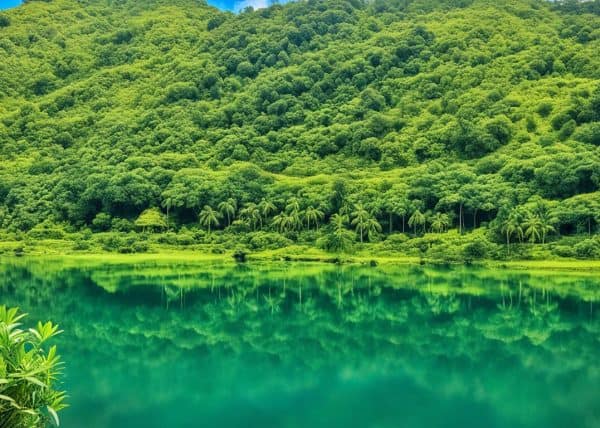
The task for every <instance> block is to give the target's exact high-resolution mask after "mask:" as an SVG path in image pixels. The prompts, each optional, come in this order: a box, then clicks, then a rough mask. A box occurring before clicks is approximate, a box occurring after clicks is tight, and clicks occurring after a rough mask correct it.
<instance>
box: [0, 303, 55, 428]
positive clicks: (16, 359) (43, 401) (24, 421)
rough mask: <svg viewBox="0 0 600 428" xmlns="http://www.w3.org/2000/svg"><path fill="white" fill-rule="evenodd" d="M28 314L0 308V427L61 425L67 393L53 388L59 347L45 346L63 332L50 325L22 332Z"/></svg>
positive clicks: (39, 324) (14, 309) (40, 324)
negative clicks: (61, 414) (22, 321)
mask: <svg viewBox="0 0 600 428" xmlns="http://www.w3.org/2000/svg"><path fill="white" fill-rule="evenodd" d="M25 316H26V314H19V312H18V309H17V308H11V309H8V308H7V307H6V306H0V428H38V427H40V428H41V427H45V426H47V425H48V424H49V423H52V424H54V425H56V426H58V425H59V418H58V414H57V412H59V411H60V410H62V409H64V408H65V407H66V405H65V404H64V400H65V392H64V391H57V390H56V389H54V385H55V383H56V380H57V377H58V376H59V375H60V373H61V366H62V363H61V362H60V361H59V357H58V355H56V346H52V347H50V348H49V349H48V350H47V351H46V350H45V349H44V347H43V345H44V344H45V343H46V341H47V340H48V339H50V338H51V337H53V336H56V335H57V334H60V333H61V331H60V330H58V326H56V325H53V324H52V323H51V322H47V323H46V324H42V323H41V322H38V324H37V327H36V328H30V329H28V330H25V329H21V328H20V327H21V323H20V322H19V321H20V320H21V319H22V318H23V317H25Z"/></svg>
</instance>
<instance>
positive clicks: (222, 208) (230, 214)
mask: <svg viewBox="0 0 600 428" xmlns="http://www.w3.org/2000/svg"><path fill="white" fill-rule="evenodd" d="M217 208H218V209H219V212H220V213H221V215H222V216H225V217H226V218H227V226H230V225H231V220H232V219H233V218H234V216H235V211H236V209H237V202H236V201H235V199H233V198H229V199H227V200H226V201H223V202H221V203H220V204H219V205H218V207H217Z"/></svg>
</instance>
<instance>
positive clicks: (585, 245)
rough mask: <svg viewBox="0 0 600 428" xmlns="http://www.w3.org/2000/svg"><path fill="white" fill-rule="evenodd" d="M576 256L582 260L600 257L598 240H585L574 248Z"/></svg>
mask: <svg viewBox="0 0 600 428" xmlns="http://www.w3.org/2000/svg"><path fill="white" fill-rule="evenodd" d="M574 250H575V255H576V256H577V257H579V258H581V259H592V258H597V257H600V243H599V242H598V240H596V239H592V238H590V239H585V240H583V241H581V242H579V243H577V244H575V247H574Z"/></svg>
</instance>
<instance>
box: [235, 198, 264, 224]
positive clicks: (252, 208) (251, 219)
mask: <svg viewBox="0 0 600 428" xmlns="http://www.w3.org/2000/svg"><path fill="white" fill-rule="evenodd" d="M240 216H241V217H242V218H243V219H244V220H246V221H247V222H248V224H250V225H251V226H252V230H256V225H257V224H258V223H261V224H262V217H261V215H260V210H259V209H258V206H257V205H256V204H255V203H254V202H250V203H249V204H247V205H246V206H245V207H244V208H242V210H241V211H240Z"/></svg>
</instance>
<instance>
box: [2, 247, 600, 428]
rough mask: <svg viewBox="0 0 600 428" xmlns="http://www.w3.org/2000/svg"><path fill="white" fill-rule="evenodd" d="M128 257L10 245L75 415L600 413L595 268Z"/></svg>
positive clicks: (498, 421)
mask: <svg viewBox="0 0 600 428" xmlns="http://www.w3.org/2000/svg"><path fill="white" fill-rule="evenodd" d="M123 260H124V261H123V262H119V263H117V262H111V263H105V262H101V261H96V262H82V261H81V260H78V259H69V258H65V259H5V260H4V261H2V262H0V304H7V305H9V306H15V305H17V306H19V307H21V308H22V310H23V311H25V312H27V313H29V314H30V316H29V318H28V320H29V323H33V322H34V321H37V320H38V319H40V320H52V321H55V322H57V323H59V324H60V326H61V328H62V329H64V330H65V332H64V333H63V334H62V335H61V336H59V337H58V338H57V339H55V341H54V342H55V343H56V344H57V345H58V346H59V351H60V353H61V355H62V357H63V360H64V362H65V373H64V388H65V389H67V390H68V393H69V399H68V402H69V404H70V407H69V408H68V409H66V410H64V411H63V412H61V418H62V422H63V423H62V424H61V426H64V427H66V428H69V427H77V428H80V427H86V428H109V427H110V428H120V427H123V428H125V427H127V428H138V427H139V428H141V427H144V428H159V427H199V426H208V427H261V428H266V427H361V428H364V427H373V428H376V427H377V428H384V427H511V428H515V427H546V428H548V427H590V428H592V427H598V426H600V314H599V312H600V307H597V306H598V302H599V301H600V278H598V277H597V276H594V275H592V274H589V273H588V274H585V273H561V272H546V273H545V272H526V271H510V270H489V269H482V268H474V267H473V268H469V267H461V268H452V269H450V268H433V267H408V266H405V267H402V266H399V267H392V266H385V267H366V266H364V267H363V266H336V265H328V264H286V263H277V264H256V265H255V264H248V265H234V264H222V265H220V264H208V263H190V262H187V263H183V262H177V261H161V262H150V261H146V262H137V263H134V264H129V263H127V262H126V260H127V259H126V258H124V259H123Z"/></svg>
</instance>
